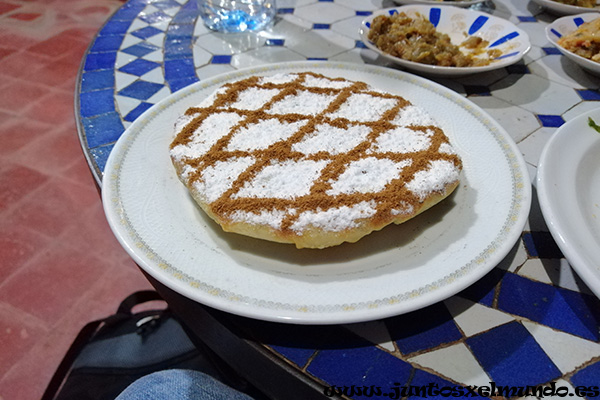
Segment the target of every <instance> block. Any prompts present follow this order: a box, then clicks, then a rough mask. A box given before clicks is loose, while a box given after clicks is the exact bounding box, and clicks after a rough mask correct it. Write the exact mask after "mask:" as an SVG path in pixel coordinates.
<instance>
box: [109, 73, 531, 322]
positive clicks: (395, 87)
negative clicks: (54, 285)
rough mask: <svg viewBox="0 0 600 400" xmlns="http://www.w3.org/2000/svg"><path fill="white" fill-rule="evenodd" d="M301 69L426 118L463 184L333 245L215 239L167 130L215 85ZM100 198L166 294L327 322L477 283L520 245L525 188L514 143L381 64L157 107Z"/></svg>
mask: <svg viewBox="0 0 600 400" xmlns="http://www.w3.org/2000/svg"><path fill="white" fill-rule="evenodd" d="M300 71H313V72H316V73H321V74H324V75H327V76H331V77H344V78H347V79H352V80H362V81H364V82H367V83H369V84H371V85H372V86H374V87H375V88H378V89H382V90H387V91H389V92H392V93H397V94H399V95H401V96H403V97H405V98H406V99H408V100H410V101H412V102H413V103H414V104H416V105H418V106H421V107H423V108H424V109H426V110H427V111H428V112H429V113H430V114H431V115H432V116H433V117H434V118H435V119H436V120H437V122H438V123H440V124H441V126H443V127H444V129H445V133H446V134H447V135H448V136H449V138H450V140H451V141H452V143H453V146H454V147H455V148H456V151H457V152H458V153H459V155H460V156H461V157H462V159H463V164H464V170H463V175H462V177H461V184H460V186H459V188H457V190H456V191H455V192H454V193H453V194H452V195H451V196H450V197H449V198H447V199H446V200H445V201H443V202H442V203H440V204H438V205H436V206H435V207H434V208H432V209H430V210H428V211H427V212H426V213H423V214H422V215H420V216H418V217H416V218H414V219H413V220H411V221H408V222H406V223H404V224H402V225H398V226H396V225H394V226H388V227H386V228H384V229H383V230H381V231H379V232H375V233H373V234H371V235H368V236H367V237H365V238H363V239H361V240H360V241H359V242H357V243H354V244H344V245H341V246H336V247H333V248H330V249H324V250H309V249H304V250H298V249H296V248H295V247H294V246H291V245H285V244H277V243H271V242H266V241H262V240H258V239H252V238H248V237H245V236H241V235H237V234H232V233H224V232H223V231H222V230H221V228H220V227H219V226H218V225H216V224H215V223H213V222H212V220H210V219H209V218H208V217H206V216H205V215H204V213H203V212H202V210H201V209H200V208H199V207H198V206H196V204H195V202H194V201H193V200H192V198H191V196H190V195H189V194H188V192H187V189H186V188H185V187H184V186H183V185H182V184H181V183H180V182H179V180H178V178H177V176H176V173H175V170H174V168H173V166H172V165H171V161H170V158H169V154H168V148H169V144H170V142H171V140H172V129H173V123H174V122H175V119H176V118H177V116H178V115H179V114H181V113H183V112H184V111H185V110H186V109H187V108H188V107H190V106H195V105H197V104H198V103H199V102H200V101H201V100H202V99H203V98H205V97H206V96H207V95H208V94H209V93H211V92H212V91H213V90H215V89H216V88H217V87H218V86H220V85H222V84H223V83H226V82H229V81H233V80H238V79H243V78H246V77H249V76H252V75H269V74H274V73H289V72H300ZM491 165H493V168H491V167H490V166H491ZM102 197H103V202H104V207H105V213H106V216H107V219H108V221H109V223H110V226H111V228H112V229H113V231H114V233H115V235H116V237H117V238H118V239H119V241H120V242H121V244H122V245H123V247H124V248H125V249H126V250H127V251H128V252H129V254H130V255H131V256H132V257H133V258H134V259H135V261H136V262H137V263H138V264H139V265H140V266H141V267H142V268H143V269H144V270H145V271H147V272H148V273H149V274H150V275H152V276H154V277H155V278H156V279H158V280H159V281H160V282H162V283H163V284H165V285H167V286H169V287H170V288H172V289H173V290H175V291H177V292H179V293H181V294H182V295H185V296H187V297H189V298H190V299H193V300H196V301H198V302H200V303H203V304H206V305H208V306H211V307H214V308H217V309H221V310H225V311H228V312H231V313H234V314H238V315H243V316H248V317H252V318H257V319H263V320H271V321H279V322H290V323H299V324H329V323H346V322H358V321H367V320H374V319H379V318H384V317H388V316H392V315H397V314H402V313H405V312H409V311H413V310H417V309H419V308H422V307H425V306H427V305H430V304H432V303H435V302H437V301H441V300H443V299H445V298H447V297H449V296H451V295H453V294H455V293H457V292H459V291H460V290H462V289H464V288H466V287H467V286H469V285H471V284H472V283H474V282H475V281H477V280H478V279H480V278H481V277H482V276H484V275H485V274H486V273H487V272H488V271H490V270H491V269H492V268H493V267H494V266H496V265H497V264H498V263H499V262H500V261H501V260H502V259H503V258H504V257H505V256H506V254H507V253H508V252H509V251H510V249H511V248H512V247H513V245H514V244H515V242H516V241H517V240H518V238H519V237H520V235H521V232H522V229H523V226H524V224H525V221H526V219H527V215H528V211H529V206H530V199H531V188H530V183H529V178H528V173H527V170H526V167H525V163H524V161H523V158H522V157H521V153H520V151H519V150H518V148H517V146H516V145H515V143H514V142H513V141H512V139H511V138H510V136H509V135H508V134H507V133H506V131H504V129H503V128H502V127H501V126H500V125H499V124H498V123H497V122H495V121H494V120H493V119H492V118H490V117H489V116H488V115H487V114H486V113H485V112H483V111H482V110H481V109H480V108H479V107H477V106H476V105H474V104H473V103H471V102H470V101H469V100H467V99H465V98H463V97H462V96H460V95H459V94H457V93H455V92H453V91H451V90H449V89H447V88H445V87H443V86H441V85H438V84H436V83H434V82H431V81H428V80H426V79H423V78H420V77H417V76H414V75H411V74H408V73H405V72H401V71H396V70H394V69H389V68H383V67H376V66H369V65H364V64H346V63H329V62H294V63H283V64H273V65H266V66H262V67H256V68H251V69H244V70H239V71H233V72H229V73H226V74H223V75H219V76H216V77H214V78H211V79H206V80H203V81H201V82H198V83H196V84H193V85H191V86H188V87H186V88H184V89H181V90H180V91H178V92H176V93H174V94H173V95H171V96H169V97H168V98H166V99H164V100H163V101H161V102H160V103H158V104H156V105H155V106H153V107H152V108H151V109H149V110H148V111H146V112H145V113H144V114H143V115H142V116H140V117H139V118H138V119H136V120H135V122H134V123H133V124H132V125H131V126H130V127H129V128H128V129H127V131H126V132H125V133H124V134H123V136H122V137H121V139H119V141H118V142H117V143H116V145H115V146H114V148H113V150H112V152H111V154H110V157H109V159H108V162H107V165H106V169H105V172H104V182H103V188H102Z"/></svg>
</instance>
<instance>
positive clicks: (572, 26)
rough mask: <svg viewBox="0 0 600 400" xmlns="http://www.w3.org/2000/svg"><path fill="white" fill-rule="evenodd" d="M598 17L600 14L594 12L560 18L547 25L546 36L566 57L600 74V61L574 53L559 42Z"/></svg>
mask: <svg viewBox="0 0 600 400" xmlns="http://www.w3.org/2000/svg"><path fill="white" fill-rule="evenodd" d="M596 18H600V14H599V13H593V12H588V13H585V14H577V15H571V16H567V17H562V18H558V19H557V20H555V21H554V22H553V23H551V24H550V25H548V26H547V27H546V37H547V38H548V40H549V41H550V42H551V43H552V44H553V45H554V46H556V48H557V49H558V50H559V51H560V52H561V53H562V54H563V55H564V56H565V57H567V58H568V59H570V60H571V61H573V62H575V63H577V64H578V65H579V66H580V67H582V68H584V69H586V70H587V71H589V72H591V73H593V74H597V75H600V63H597V62H595V61H592V60H588V59H587V58H585V57H581V56H579V55H577V54H575V53H572V52H570V51H569V50H567V49H565V48H564V47H562V46H561V45H559V44H558V39H560V38H561V37H563V36H565V35H568V34H569V33H571V32H573V31H574V30H576V29H577V28H578V27H579V26H580V25H581V24H582V23H584V22H589V21H592V20H594V19H596Z"/></svg>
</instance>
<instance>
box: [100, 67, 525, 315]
mask: <svg viewBox="0 0 600 400" xmlns="http://www.w3.org/2000/svg"><path fill="white" fill-rule="evenodd" d="M319 68H326V69H332V68H333V69H336V70H340V71H343V70H347V69H350V70H353V71H359V72H369V73H374V74H383V75H385V76H387V77H396V78H400V77H401V78H402V80H409V81H411V82H412V83H416V84H417V85H419V86H421V87H422V88H423V89H428V90H435V91H436V92H437V93H438V94H445V95H447V96H451V97H452V98H453V99H454V100H456V101H457V102H459V103H460V105H461V107H466V106H468V107H469V111H470V112H471V113H475V112H476V113H475V114H474V118H477V119H481V118H485V119H486V120H487V123H486V127H490V128H494V131H495V132H491V133H490V134H492V135H493V136H494V140H496V141H497V142H498V144H499V145H502V147H503V148H504V150H503V151H504V152H505V153H507V152H508V153H510V155H511V159H510V160H508V158H509V157H508V154H505V155H506V157H507V162H512V163H513V164H512V165H510V166H509V169H510V173H511V181H513V183H514V184H513V188H514V187H517V188H518V189H517V191H518V192H519V193H518V196H517V195H515V194H514V193H513V197H512V198H511V200H510V201H511V206H510V209H511V213H510V218H508V219H507V221H505V223H504V227H503V229H501V230H500V232H498V234H496V236H495V238H496V239H495V240H494V242H493V243H491V244H490V245H489V246H488V248H487V249H486V250H485V251H484V252H483V253H481V254H484V253H485V254H486V257H488V258H486V259H485V260H483V261H486V260H487V261H486V262H482V263H483V264H484V267H481V266H480V267H478V268H475V267H471V269H470V270H469V271H468V274H467V275H468V279H461V280H459V283H460V285H457V284H454V285H449V284H446V285H442V286H441V287H436V288H435V295H431V294H430V295H418V296H416V298H411V299H410V302H409V303H408V305H407V303H406V302H405V303H402V302H396V304H392V305H389V306H386V307H376V308H369V307H368V305H364V307H361V308H358V309H354V310H345V311H343V312H340V311H332V312H328V313H320V314H319V313H316V314H315V313H311V312H306V310H303V311H298V310H295V311H289V310H285V312H282V311H281V309H277V310H278V311H277V312H276V313H270V312H268V313H266V314H265V312H264V311H265V310H267V311H268V310H269V309H268V308H265V309H261V310H258V312H257V311H256V310H254V309H252V308H248V307H245V306H244V305H240V304H239V303H231V301H229V300H226V301H225V305H224V304H223V302H222V301H215V297H206V296H204V297H203V296H200V297H202V298H199V296H198V292H197V287H195V288H193V287H192V285H190V284H189V282H186V280H187V279H188V278H189V277H185V276H183V277H179V278H178V280H174V279H168V280H167V281H165V279H164V276H163V274H162V273H161V270H165V269H167V268H168V266H164V265H160V264H158V266H157V262H159V260H157V259H155V258H154V259H153V260H152V263H153V265H148V264H147V263H148V262H149V260H148V258H147V257H146V256H145V255H144V254H142V251H140V250H139V247H138V245H136V244H134V243H130V242H131V240H130V238H127V237H126V236H125V234H124V232H123V229H122V228H121V227H119V226H118V224H119V221H120V219H121V218H122V215H121V214H122V211H123V210H119V206H118V205H115V204H114V203H115V202H117V201H118V198H114V193H115V185H116V184H117V181H116V180H117V178H118V173H119V168H120V158H119V157H120V156H121V155H122V154H123V153H125V155H124V156H126V152H127V151H128V148H127V147H126V146H130V145H131V142H133V140H135V137H136V136H137V134H136V133H135V132H136V130H138V129H140V128H139V127H140V126H143V125H144V124H145V123H149V122H148V121H147V120H148V118H152V117H153V115H156V112H157V111H156V110H159V109H160V108H161V107H165V106H168V105H169V104H172V103H175V102H177V101H179V100H180V99H181V98H183V97H186V96H189V95H190V94H192V93H193V92H194V91H195V90H197V89H196V88H200V87H202V86H203V85H207V84H210V83H211V82H225V81H230V80H232V79H235V78H239V77H243V76H247V74H259V73H261V72H273V71H277V70H284V71H286V70H290V69H309V70H314V69H316V70H317V72H318V70H319ZM207 82H208V83H207ZM213 84H214V83H213ZM515 181H516V182H515ZM515 185H516V186H515ZM102 198H103V205H104V210H105V214H106V216H107V219H108V222H109V225H110V227H111V229H112V230H113V233H114V234H115V236H116V237H117V239H118V241H119V242H120V243H121V245H122V246H123V247H124V248H125V250H126V251H127V252H128V253H129V254H130V255H131V256H132V257H133V259H134V260H135V261H136V262H137V263H138V265H140V267H142V269H144V270H145V271H146V272H148V273H149V274H150V275H151V276H153V277H154V278H156V279H158V280H159V281H160V282H161V283H163V284H165V285H166V286H168V287H170V288H171V289H173V290H175V291H176V292H178V293H180V294H182V295H184V296H186V297H188V298H190V299H192V300H194V301H197V302H200V303H203V304H205V305H208V306H210V307H214V308H217V309H221V310H223V311H227V312H231V313H233V314H237V315H241V316H245V317H250V318H255V319H261V320H268V321H275V322H287V323H295V324H331V323H351V322H364V321H369V320H374V319H380V318H385V317H389V316H393V315H399V314H403V313H406V312H410V311H414V310H416V309H420V308H422V307H425V306H427V305H430V304H433V303H435V302H437V301H441V300H443V299H445V298H447V297H450V296H451V295H454V294H456V293H457V292H459V291H460V290H462V289H464V288H466V287H468V286H470V285H471V284H473V283H474V282H476V281H477V280H479V279H481V278H482V277H483V276H484V275H485V274H487V273H488V272H489V271H490V270H491V269H493V268H494V267H495V266H496V265H497V264H498V263H500V262H501V261H502V260H503V259H504V257H505V256H506V255H507V254H508V253H509V251H510V250H511V249H512V248H513V246H514V245H515V243H516V242H517V240H518V239H519V237H520V236H521V233H522V231H523V227H524V225H525V223H526V220H527V217H528V214H529V209H530V205H531V184H530V180H529V175H528V172H527V169H526V165H525V161H524V159H523V157H522V155H521V153H520V151H519V150H518V147H517V145H516V143H514V141H513V140H512V138H511V137H510V135H509V134H508V133H507V132H506V130H505V129H504V128H502V126H501V125H500V124H499V123H498V122H497V121H495V120H494V119H493V118H491V117H490V116H489V115H488V114H487V113H486V112H485V111H484V110H482V109H481V108H480V107H479V106H477V105H475V104H474V103H472V102H470V101H469V100H468V99H465V98H463V97H461V96H460V95H458V94H457V93H455V92H454V91H452V90H450V89H448V88H446V87H444V86H442V85H440V84H438V83H435V82H432V81H430V80H427V79H425V78H422V77H419V76H415V75H412V74H409V73H407V72H404V71H398V70H393V69H389V68H384V67H381V66H375V65H368V64H357V63H347V62H323V61H320V62H312V61H296V62H295V61H292V62H285V63H275V64H266V65H262V66H258V67H250V68H244V69H240V70H236V71H231V72H227V73H224V74H220V75H216V76H214V77H212V78H209V79H207V80H204V81H201V82H197V83H195V84H192V85H190V86H188V87H186V88H183V89H181V90H180V91H178V92H175V93H174V94H172V95H171V96H169V97H167V98H165V99H163V100H161V101H160V102H159V103H157V104H156V105H155V106H153V107H151V108H150V109H148V110H147V111H146V112H144V114H142V115H141V116H140V117H138V119H136V121H134V122H133V124H132V125H131V126H130V127H129V128H128V129H127V130H126V132H125V133H124V134H123V135H122V137H121V138H120V139H119V141H117V143H116V144H115V146H114V148H113V150H112V152H111V154H110V156H109V158H108V161H107V163H106V169H105V181H104V183H103V190H102ZM513 212H514V213H513ZM499 237H502V238H504V240H502V241H500V243H499V244H498V243H495V242H496V240H497V239H498V238H499ZM480 257H481V256H480ZM473 263H475V261H472V262H471V263H469V264H473ZM158 267H160V268H158ZM464 268H466V266H463V267H461V269H464ZM457 270H458V269H457ZM435 283H436V284H437V282H435ZM429 293H432V292H431V291H430V292H429ZM201 294H202V293H201ZM232 304H233V305H234V306H233V307H232ZM398 304H401V305H403V306H404V308H401V309H399V308H398Z"/></svg>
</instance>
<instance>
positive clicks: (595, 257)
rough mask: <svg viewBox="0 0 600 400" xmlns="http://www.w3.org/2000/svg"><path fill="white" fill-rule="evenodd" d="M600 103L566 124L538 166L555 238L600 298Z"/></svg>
mask: <svg viewBox="0 0 600 400" xmlns="http://www.w3.org/2000/svg"><path fill="white" fill-rule="evenodd" d="M589 117H591V118H592V119H593V120H594V121H595V122H596V123H598V124H600V108H598V109H596V110H593V111H590V112H587V113H585V114H582V115H580V116H578V117H576V118H574V119H572V120H570V121H568V122H567V123H566V124H564V125H563V126H561V127H560V128H559V129H558V130H557V131H556V133H554V135H553V136H552V138H551V139H550V140H549V141H548V143H547V144H546V146H545V147H544V150H543V152H542V155H541V158H540V163H539V165H538V172H537V174H538V176H537V191H538V198H539V201H540V207H541V209H542V213H543V215H544V219H545V220H546V223H547V224H548V229H550V233H551V234H552V237H553V238H554V240H555V241H556V243H557V244H558V247H559V248H560V249H561V250H562V252H563V254H564V255H565V257H566V258H567V260H568V261H569V264H571V266H572V267H573V269H575V271H576V272H577V274H578V275H579V276H580V277H581V279H583V281H584V282H585V283H586V284H587V285H588V286H589V288H590V289H591V290H592V291H593V292H594V293H595V294H596V295H597V296H598V297H600V133H599V132H597V131H596V130H594V129H592V128H591V127H589V126H588V118H589Z"/></svg>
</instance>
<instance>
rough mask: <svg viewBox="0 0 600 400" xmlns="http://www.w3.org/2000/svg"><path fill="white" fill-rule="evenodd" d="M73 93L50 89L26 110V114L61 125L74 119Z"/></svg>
mask: <svg viewBox="0 0 600 400" xmlns="http://www.w3.org/2000/svg"><path fill="white" fill-rule="evenodd" d="M73 104H74V100H73V93H70V92H67V91H63V90H54V89H52V90H48V91H46V92H45V93H44V95H43V96H42V97H40V98H39V100H38V101H36V102H34V103H33V104H32V105H30V106H29V108H28V109H27V110H26V111H25V112H24V114H23V115H24V116H26V117H28V118H31V119H35V120H36V121H42V122H48V123H51V124H55V125H61V124H64V123H67V122H69V121H73V118H74V117H73V115H74V111H73V107H74V106H73Z"/></svg>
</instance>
